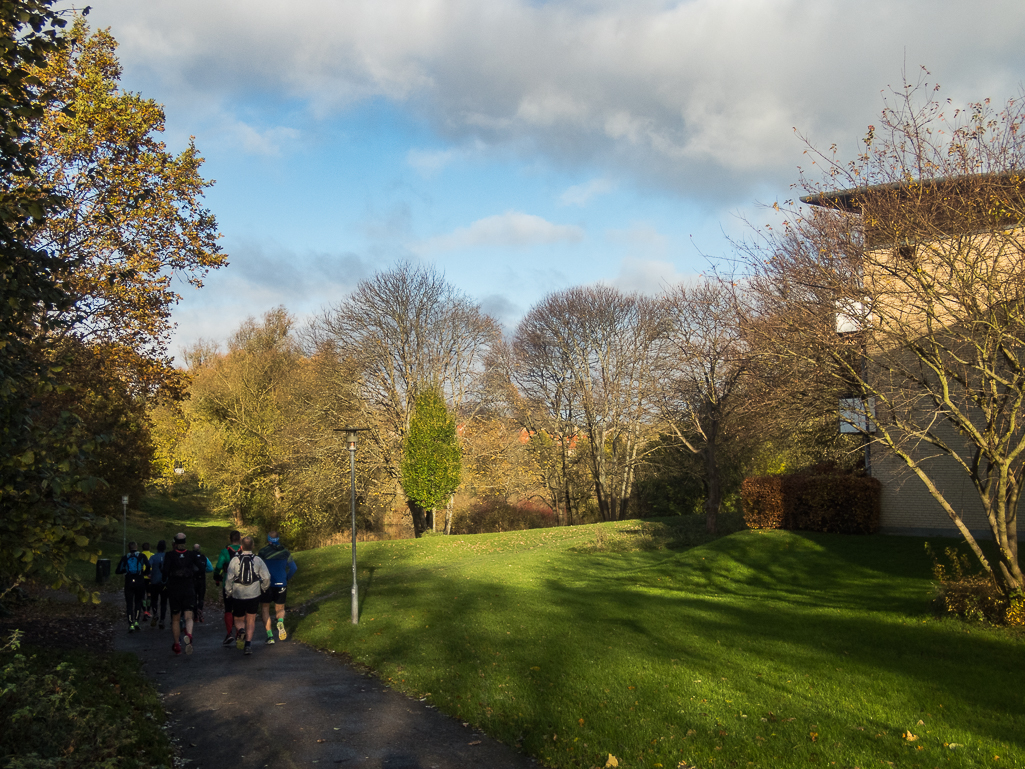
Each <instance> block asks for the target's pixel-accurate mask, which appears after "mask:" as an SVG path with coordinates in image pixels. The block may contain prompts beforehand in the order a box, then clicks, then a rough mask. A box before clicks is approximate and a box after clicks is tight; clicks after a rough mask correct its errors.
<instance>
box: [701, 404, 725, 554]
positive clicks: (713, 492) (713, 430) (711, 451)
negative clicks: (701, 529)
mask: <svg viewBox="0 0 1025 769" xmlns="http://www.w3.org/2000/svg"><path fill="white" fill-rule="evenodd" d="M718 437H719V416H718V414H717V413H716V410H715V408H714V406H713V408H712V415H711V419H710V420H709V425H708V428H707V429H706V430H705V449H704V454H705V456H704V460H705V482H706V483H707V487H708V493H707V494H706V495H705V530H706V531H707V532H708V533H709V534H716V533H718V532H717V528H718V526H719V507H720V506H721V504H722V481H721V479H720V478H719V457H718V452H717V451H716V447H717V446H716V444H717V442H718V441H717V439H718Z"/></svg>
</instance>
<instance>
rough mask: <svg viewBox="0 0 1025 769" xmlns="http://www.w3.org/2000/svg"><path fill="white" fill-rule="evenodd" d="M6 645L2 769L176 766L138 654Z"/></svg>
mask: <svg viewBox="0 0 1025 769" xmlns="http://www.w3.org/2000/svg"><path fill="white" fill-rule="evenodd" d="M18 635H19V634H18V631H15V632H14V633H13V634H12V636H11V637H10V638H8V640H7V642H6V643H5V644H4V645H3V646H0V723H2V724H3V725H4V727H3V729H0V766H3V767H4V768H5V769H28V768H29V767H32V769H77V767H90V769H92V768H93V767H102V768H103V769H108V768H109V769H114V768H115V767H117V768H118V769H130V768H135V767H140V768H141V767H159V766H170V764H171V750H170V746H169V743H168V741H167V738H166V736H165V735H164V734H163V732H162V731H161V729H160V726H161V724H162V723H163V720H164V718H163V710H162V709H161V707H160V704H159V701H158V700H157V697H156V693H155V692H154V691H153V689H152V687H151V686H150V685H149V684H148V683H146V682H145V680H144V679H143V678H142V676H141V674H140V673H139V670H138V662H137V660H135V659H134V657H131V655H110V656H96V655H91V656H86V655H82V654H79V655H64V654H61V653H58V652H52V653H51V652H50V651H49V650H48V651H47V653H46V654H35V653H30V654H26V653H23V651H22V650H21V649H20V647H19V638H18Z"/></svg>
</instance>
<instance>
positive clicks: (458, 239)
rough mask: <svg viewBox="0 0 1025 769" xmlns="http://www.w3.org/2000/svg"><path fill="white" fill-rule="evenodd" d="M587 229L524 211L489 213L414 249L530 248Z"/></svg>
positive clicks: (573, 238) (579, 235)
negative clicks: (555, 221) (552, 220)
mask: <svg viewBox="0 0 1025 769" xmlns="http://www.w3.org/2000/svg"><path fill="white" fill-rule="evenodd" d="M583 239H584V231H583V230H582V229H581V228H580V227H577V226H575V225H570V224H553V223H552V222H549V221H548V220H547V219H543V218H542V217H540V216H534V215H533V214H524V213H522V212H520V211H506V212H505V213H504V214H497V215H495V216H487V217H484V218H483V219H478V220H477V221H475V222H473V223H472V224H470V225H469V226H468V227H459V228H457V229H455V230H453V231H452V232H450V233H448V234H445V235H439V236H437V237H434V238H429V239H427V240H425V241H423V242H421V243H418V244H415V245H414V246H412V247H411V249H410V250H411V251H413V252H414V253H416V254H418V255H421V256H425V255H430V254H438V253H445V252H449V251H457V250H462V249H465V248H480V247H498V248H502V247H508V248H527V247H530V246H537V245H542V244H546V243H560V242H569V243H578V242H580V241H582V240H583Z"/></svg>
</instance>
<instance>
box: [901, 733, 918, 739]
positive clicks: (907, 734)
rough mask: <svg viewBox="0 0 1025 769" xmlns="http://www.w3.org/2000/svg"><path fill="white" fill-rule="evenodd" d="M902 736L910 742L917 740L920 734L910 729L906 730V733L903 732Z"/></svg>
mask: <svg viewBox="0 0 1025 769" xmlns="http://www.w3.org/2000/svg"><path fill="white" fill-rule="evenodd" d="M901 737H903V738H904V739H905V740H907V741H908V742H914V741H915V740H917V739H918V735H917V734H912V733H911V731H910V730H908V731H906V732H904V734H902V735H901Z"/></svg>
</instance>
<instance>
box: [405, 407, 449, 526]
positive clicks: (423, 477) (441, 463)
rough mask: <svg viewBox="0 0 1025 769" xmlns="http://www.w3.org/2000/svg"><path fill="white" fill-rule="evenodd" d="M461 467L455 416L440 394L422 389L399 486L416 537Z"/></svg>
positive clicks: (426, 524) (408, 435)
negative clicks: (450, 412) (409, 513)
mask: <svg viewBox="0 0 1025 769" xmlns="http://www.w3.org/2000/svg"><path fill="white" fill-rule="evenodd" d="M461 469H462V460H461V457H460V451H459V443H458V440H457V438H456V423H455V418H454V417H452V416H451V415H450V414H449V411H448V409H447V408H446V407H445V401H444V399H443V398H442V397H441V394H440V393H439V392H438V391H437V390H434V389H426V390H424V391H423V392H421V393H420V394H419V395H418V396H417V397H416V400H415V402H414V405H413V416H412V419H411V420H410V423H409V431H408V432H407V433H406V446H405V453H404V455H403V458H402V489H403V491H405V492H406V499H407V502H406V504H407V505H408V506H409V510H410V512H411V513H412V514H413V530H414V532H415V533H416V536H418V537H419V536H420V535H422V534H423V533H424V532H425V531H427V529H428V528H429V527H430V520H432V519H433V514H434V510H435V509H437V508H438V507H441V506H442V505H443V504H445V502H446V501H447V500H448V498H449V497H451V496H452V494H453V493H454V492H455V490H456V488H457V487H458V486H459V476H460V472H461ZM428 515H430V516H431V519H428Z"/></svg>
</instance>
